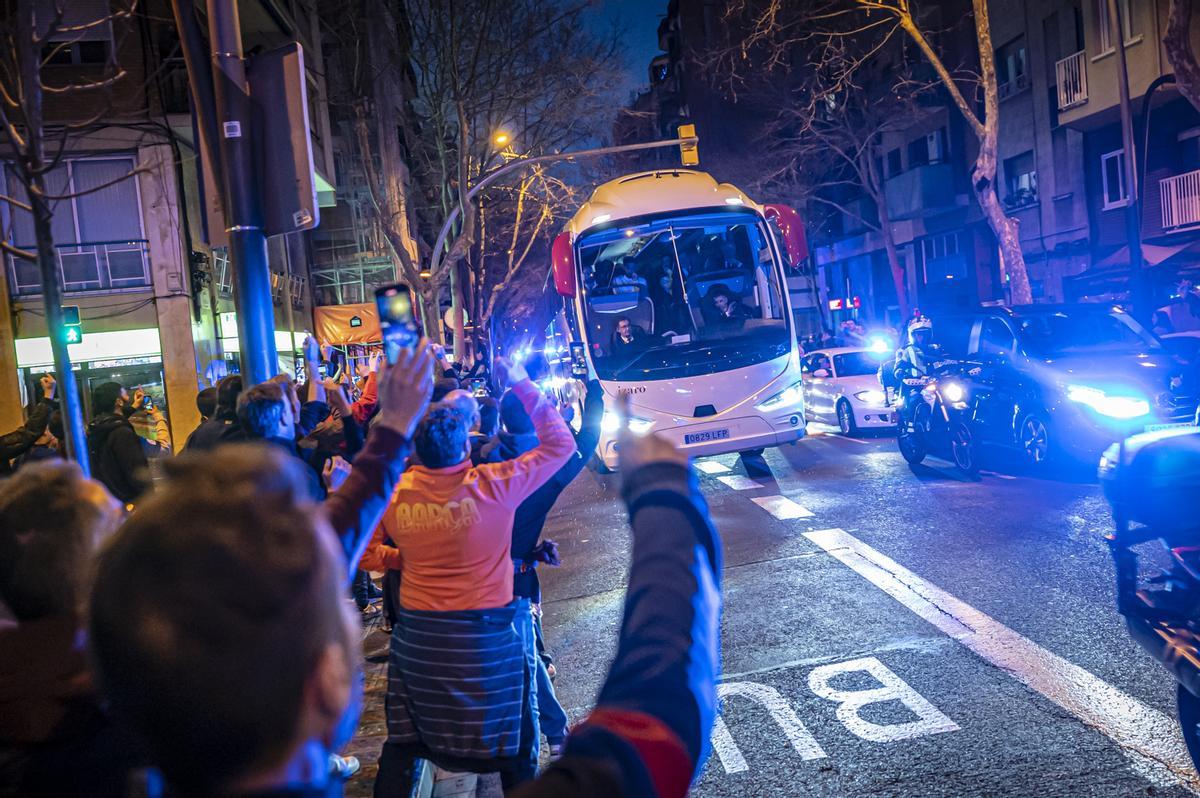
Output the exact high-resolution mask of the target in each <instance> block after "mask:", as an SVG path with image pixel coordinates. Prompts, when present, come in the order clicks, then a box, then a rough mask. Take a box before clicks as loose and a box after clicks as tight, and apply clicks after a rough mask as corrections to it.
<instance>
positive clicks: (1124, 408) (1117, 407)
mask: <svg viewBox="0 0 1200 798" xmlns="http://www.w3.org/2000/svg"><path fill="white" fill-rule="evenodd" d="M1067 398H1068V399H1070V400H1071V401H1072V402H1078V403H1079V404H1081V405H1084V406H1086V407H1090V408H1091V409H1092V410H1095V411H1096V412H1097V413H1099V414H1100V415H1102V416H1108V417H1109V418H1117V419H1130V418H1138V417H1140V416H1144V415H1147V414H1148V413H1149V412H1150V403H1149V402H1147V401H1146V400H1145V399H1143V398H1142V397H1140V396H1110V395H1109V394H1108V393H1107V392H1105V391H1103V390H1102V389H1100V388H1095V387H1093V386H1091V385H1068V386H1067Z"/></svg>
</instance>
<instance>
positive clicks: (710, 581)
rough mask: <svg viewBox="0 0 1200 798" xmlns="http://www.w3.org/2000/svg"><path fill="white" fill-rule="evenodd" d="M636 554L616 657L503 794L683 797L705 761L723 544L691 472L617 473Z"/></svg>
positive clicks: (674, 468) (654, 466)
mask: <svg viewBox="0 0 1200 798" xmlns="http://www.w3.org/2000/svg"><path fill="white" fill-rule="evenodd" d="M623 493H624V499H625V503H626V505H627V506H628V508H629V520H630V525H631V526H632V527H633V558H632V562H631V564H630V569H629V589H628V590H627V591H626V593H625V614H624V617H623V618H622V621H621V636H620V639H619V641H618V644H617V655H616V658H615V659H614V660H613V663H612V666H611V667H610V669H609V672H608V677H607V678H606V679H605V680H604V686H603V687H602V688H601V689H600V697H599V699H598V700H597V702H596V708H595V709H594V710H592V712H591V714H590V715H589V716H588V718H587V719H586V720H585V721H584V722H583V723H582V724H580V725H579V726H576V727H575V728H573V729H572V730H571V736H570V737H569V738H568V739H567V747H566V751H565V753H564V755H563V757H562V758H561V759H559V760H557V761H556V762H553V763H552V764H551V765H550V766H549V767H548V768H547V769H546V771H545V772H543V773H542V775H541V776H539V777H538V779H537V780H536V781H534V782H531V783H528V784H524V785H521V786H520V787H518V788H516V789H515V790H513V791H512V792H510V793H509V795H510V796H511V798H559V797H560V796H564V795H570V796H573V797H574V798H633V797H634V796H647V795H653V796H658V798H683V796H685V795H686V794H687V791H688V787H689V785H690V784H691V781H692V779H694V778H695V777H696V776H697V774H698V773H699V771H700V769H701V768H702V767H703V765H704V761H705V760H706V759H707V758H708V753H709V750H708V745H709V743H708V740H709V732H710V731H711V730H712V725H713V720H714V718H715V717H716V707H717V694H716V682H717V678H718V675H719V671H720V662H721V657H720V647H719V634H720V632H719V629H720V616H721V559H722V557H721V542H720V538H719V537H718V536H717V531H716V530H715V529H714V528H713V526H712V523H711V521H710V520H709V513H708V508H707V507H706V506H705V504H704V499H703V498H702V497H701V496H700V490H699V487H698V485H697V484H696V481H695V479H693V478H691V477H690V475H689V472H688V469H686V468H684V467H682V466H680V465H676V464H674V463H651V464H649V465H646V466H643V467H642V468H640V469H638V470H637V472H635V473H633V474H629V475H627V476H626V477H625V489H624V491H623Z"/></svg>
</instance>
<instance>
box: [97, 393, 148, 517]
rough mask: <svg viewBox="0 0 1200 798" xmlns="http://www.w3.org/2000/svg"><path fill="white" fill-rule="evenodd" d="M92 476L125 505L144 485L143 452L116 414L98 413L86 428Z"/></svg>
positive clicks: (122, 420)
mask: <svg viewBox="0 0 1200 798" xmlns="http://www.w3.org/2000/svg"><path fill="white" fill-rule="evenodd" d="M87 441H88V457H89V458H90V459H91V464H92V476H93V477H94V478H96V479H98V480H100V482H102V483H104V486H105V487H106V488H108V490H109V492H110V493H111V494H112V495H113V496H116V497H117V498H118V499H119V500H121V501H122V502H124V503H125V504H129V503H131V502H134V501H136V500H137V498H138V497H139V496H141V495H142V493H143V492H145V490H146V488H147V486H148V483H147V482H146V480H147V478H148V471H147V469H148V466H147V462H146V452H145V450H143V449H142V443H141V440H140V439H139V438H138V435H137V433H136V432H134V430H133V425H132V424H130V423H129V421H128V420H127V419H126V418H125V416H124V415H121V414H118V413H101V414H100V415H98V416H96V417H95V418H93V419H92V423H90V424H88V427H87Z"/></svg>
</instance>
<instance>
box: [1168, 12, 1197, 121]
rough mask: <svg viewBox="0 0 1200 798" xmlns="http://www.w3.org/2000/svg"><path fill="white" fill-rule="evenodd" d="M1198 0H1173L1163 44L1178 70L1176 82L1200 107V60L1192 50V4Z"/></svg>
mask: <svg viewBox="0 0 1200 798" xmlns="http://www.w3.org/2000/svg"><path fill="white" fill-rule="evenodd" d="M1193 5H1195V0H1171V10H1170V14H1169V16H1168V17H1167V31H1166V33H1165V34H1164V35H1163V47H1164V48H1166V51H1167V58H1168V59H1169V60H1170V62H1171V68H1172V69H1174V70H1175V85H1176V86H1178V87H1179V93H1180V94H1182V95H1183V96H1184V97H1186V98H1187V100H1188V102H1190V103H1191V104H1192V107H1194V108H1196V109H1197V110H1200V63H1198V62H1197V61H1196V53H1195V51H1194V50H1192V6H1193Z"/></svg>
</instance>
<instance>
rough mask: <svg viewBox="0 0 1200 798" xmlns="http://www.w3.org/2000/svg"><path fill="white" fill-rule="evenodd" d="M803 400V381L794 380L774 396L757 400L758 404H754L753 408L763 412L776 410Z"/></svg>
mask: <svg viewBox="0 0 1200 798" xmlns="http://www.w3.org/2000/svg"><path fill="white" fill-rule="evenodd" d="M803 400H804V382H803V381H800V382H794V383H792V384H791V385H789V386H788V387H786V388H784V389H783V390H782V391H780V392H779V393H777V394H775V395H774V396H772V397H771V398H769V399H767V400H766V401H763V402H759V403H758V404H756V405H755V406H754V409H756V410H761V411H763V412H770V411H772V410H778V409H779V408H781V407H786V406H788V405H795V404H799V403H800V402H802V401H803Z"/></svg>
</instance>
